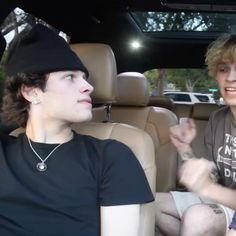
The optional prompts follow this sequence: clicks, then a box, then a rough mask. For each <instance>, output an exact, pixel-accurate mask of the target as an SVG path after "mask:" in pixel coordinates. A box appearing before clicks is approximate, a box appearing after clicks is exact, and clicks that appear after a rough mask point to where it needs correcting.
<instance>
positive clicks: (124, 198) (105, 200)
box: [100, 141, 154, 206]
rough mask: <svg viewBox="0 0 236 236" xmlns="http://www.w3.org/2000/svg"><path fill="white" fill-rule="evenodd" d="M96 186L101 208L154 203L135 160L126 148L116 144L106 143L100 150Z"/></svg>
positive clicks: (138, 164)
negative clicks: (98, 178) (97, 186)
mask: <svg viewBox="0 0 236 236" xmlns="http://www.w3.org/2000/svg"><path fill="white" fill-rule="evenodd" d="M100 184H101V185H100V204H101V205H102V206H112V205H128V204H141V203H145V202H150V201H153V200H154V198H153V194H152V192H151V189H150V187H149V184H148V181H147V179H146V176H145V173H144V171H143V168H142V166H141V165H140V163H139V161H138V160H137V158H136V157H135V155H134V154H133V152H132V151H131V150H130V149H129V148H128V147H127V146H125V145H124V144H122V143H120V142H117V141H110V142H109V143H108V144H107V145H106V147H105V148H104V152H103V158H102V166H101V176H100Z"/></svg>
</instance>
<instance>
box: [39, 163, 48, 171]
mask: <svg viewBox="0 0 236 236" xmlns="http://www.w3.org/2000/svg"><path fill="white" fill-rule="evenodd" d="M37 169H38V170H39V171H45V170H46V169H47V165H46V164H45V163H44V162H39V163H38V164H37Z"/></svg>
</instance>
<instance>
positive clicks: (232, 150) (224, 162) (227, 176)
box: [205, 107, 236, 189]
mask: <svg viewBox="0 0 236 236" xmlns="http://www.w3.org/2000/svg"><path fill="white" fill-rule="evenodd" d="M205 146H206V157H207V159H209V160H212V161H214V162H215V163H216V166H217V168H218V171H219V175H220V181H219V182H220V183H221V184H223V185H224V186H226V187H230V188H233V189H236V123H235V121H234V120H233V116H232V113H231V111H230V108H229V107H223V108H221V109H219V110H217V111H215V112H213V113H212V115H211V117H210V119H209V122H208V125H207V128H206V133H205Z"/></svg>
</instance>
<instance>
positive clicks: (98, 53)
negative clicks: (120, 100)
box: [70, 43, 117, 104]
mask: <svg viewBox="0 0 236 236" xmlns="http://www.w3.org/2000/svg"><path fill="white" fill-rule="evenodd" d="M70 46H71V49H72V50H73V51H74V52H75V53H76V54H77V55H78V56H79V58H80V59H81V61H82V62H83V64H84V65H85V66H86V68H87V69H88V71H89V79H88V82H89V83H90V84H91V85H92V86H93V87H94V92H93V93H92V94H91V97H92V100H93V103H94V104H105V103H106V104H107V103H108V104H109V103H113V102H114V101H115V93H116V84H117V79H116V76H117V68H116V60H115V56H114V53H113V51H112V49H111V47H110V46H109V45H106V44H100V43H79V44H71V45H70Z"/></svg>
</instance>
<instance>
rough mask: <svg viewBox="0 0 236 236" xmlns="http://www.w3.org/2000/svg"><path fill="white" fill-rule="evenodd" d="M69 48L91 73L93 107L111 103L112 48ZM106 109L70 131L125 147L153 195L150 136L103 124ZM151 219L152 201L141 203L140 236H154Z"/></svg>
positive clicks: (113, 78) (113, 87)
mask: <svg viewBox="0 0 236 236" xmlns="http://www.w3.org/2000/svg"><path fill="white" fill-rule="evenodd" d="M71 48H72V49H73V50H74V51H75V53H77V54H78V55H79V57H80V58H81V60H82V61H83V63H84V64H85V65H86V67H87V68H88V70H89V72H90V77H89V81H91V83H92V84H93V86H94V88H95V94H94V95H93V96H92V98H93V102H94V103H96V104H97V103H104V104H109V103H113V102H114V98H115V96H116V94H115V90H116V85H117V79H116V76H117V72H116V63H115V57H114V54H113V52H112V49H111V48H110V47H109V46H108V45H104V44H74V45H71ZM104 95H106V96H104ZM105 108H106V107H105V106H101V107H96V108H94V109H93V110H94V112H93V113H96V114H97V116H96V115H94V117H96V118H97V120H96V122H87V123H84V124H74V125H73V128H74V129H75V130H76V131H77V132H79V133H83V134H88V135H92V136H94V137H98V138H101V139H106V138H112V139H116V140H118V141H121V142H123V143H125V144H126V145H128V146H129V147H130V148H131V150H133V152H134V153H135V155H136V157H137V159H138V160H139V162H140V163H141V165H142V167H143V169H144V172H145V174H146V176H147V179H148V182H149V184H150V187H151V189H152V191H153V193H155V191H156V189H155V186H156V182H155V181H156V165H155V153H154V144H153V142H152V139H151V137H150V136H149V135H148V134H147V133H146V132H144V131H143V130H141V129H138V128H136V127H133V126H129V125H126V124H121V123H112V122H109V123H102V122H101V121H103V120H104V119H105V120H107V119H106V113H107V110H106V109H105ZM98 121H99V122H98ZM131 171H132V170H131ZM137 184H138V183H137ZM154 220H155V208H154V202H151V203H147V204H142V205H141V211H140V228H139V236H154V228H155V222H154Z"/></svg>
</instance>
